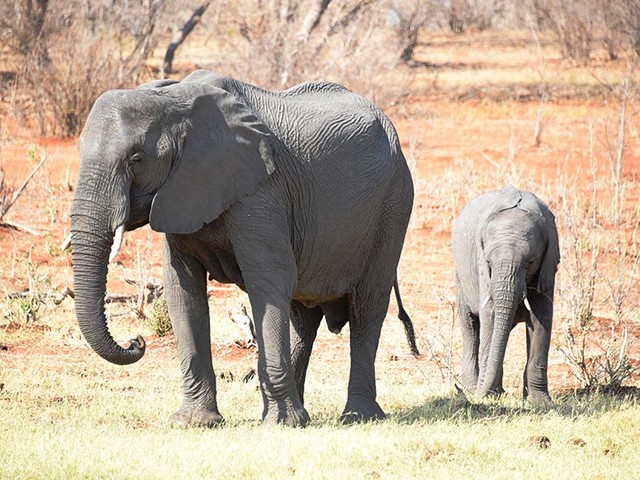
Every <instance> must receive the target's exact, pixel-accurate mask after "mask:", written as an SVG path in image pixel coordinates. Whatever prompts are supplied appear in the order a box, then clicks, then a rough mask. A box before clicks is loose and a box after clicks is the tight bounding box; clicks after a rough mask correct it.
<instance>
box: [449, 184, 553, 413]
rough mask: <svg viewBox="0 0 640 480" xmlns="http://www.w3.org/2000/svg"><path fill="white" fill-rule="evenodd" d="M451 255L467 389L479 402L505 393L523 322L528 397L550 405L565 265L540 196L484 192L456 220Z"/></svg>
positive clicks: (509, 188) (511, 190)
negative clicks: (560, 273) (513, 343)
mask: <svg viewBox="0 0 640 480" xmlns="http://www.w3.org/2000/svg"><path fill="white" fill-rule="evenodd" d="M453 254H454V259H455V271H456V297H457V301H458V313H459V318H460V324H461V326H462V341H463V358H462V380H463V383H464V386H465V387H466V388H467V389H468V390H469V391H471V392H475V393H476V395H478V396H479V397H484V396H486V395H487V394H488V393H502V392H503V391H504V390H503V389H502V366H503V362H504V354H505V350H506V347H507V340H508V338H509V333H510V331H511V329H512V328H513V327H514V326H515V325H516V323H518V322H525V323H526V326H527V365H526V368H525V371H524V392H523V393H524V397H525V398H528V399H529V400H530V401H531V402H533V403H539V404H550V403H551V397H550V396H549V390H548V385H547V360H548V355H549V343H550V340H551V324H552V319H553V290H554V284H555V274H556V270H557V266H558V263H559V261H560V251H559V247H558V232H557V229H556V225H555V219H554V216H553V214H552V213H551V212H550V211H549V209H548V208H547V206H546V205H545V204H544V203H542V202H541V201H540V200H538V198H537V197H536V196H535V195H534V194H532V193H529V192H523V191H520V190H517V189H516V188H514V187H513V186H512V185H507V186H506V187H504V188H503V189H501V190H499V191H497V192H489V193H485V194H483V195H480V196H479V197H477V198H476V199H474V200H472V201H471V202H469V204H468V205H467V206H466V207H465V208H464V210H463V211H462V213H461V214H460V217H459V218H458V219H457V220H456V222H455V224H454V227H453ZM525 298H526V299H527V301H528V304H529V306H530V308H531V310H530V311H529V309H528V308H527V306H526V304H527V302H525V301H524V300H525Z"/></svg>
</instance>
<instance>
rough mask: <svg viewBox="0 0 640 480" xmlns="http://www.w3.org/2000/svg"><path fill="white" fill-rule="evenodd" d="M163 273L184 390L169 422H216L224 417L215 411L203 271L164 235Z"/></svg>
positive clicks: (205, 423)
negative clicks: (181, 399)
mask: <svg viewBox="0 0 640 480" xmlns="http://www.w3.org/2000/svg"><path fill="white" fill-rule="evenodd" d="M163 276H164V286H165V296H166V299H167V306H168V307H169V315H170V317H171V322H172V325H173V331H174V333H175V338H176V344H177V347H178V353H179V356H180V369H181V371H182V379H183V391H184V399H183V402H182V406H181V407H180V409H179V410H178V411H177V412H176V413H174V414H173V415H172V416H171V418H170V419H169V422H170V423H171V424H172V425H175V426H189V425H193V426H207V427H212V426H215V425H217V424H219V423H222V422H223V421H224V419H223V418H222V416H221V415H220V412H219V411H218V405H217V402H216V376H215V373H214V370H213V365H212V362H211V334H210V324H209V304H208V302H207V277H206V271H205V269H204V267H203V266H202V265H201V264H200V263H198V262H197V261H196V260H194V259H193V258H190V257H188V256H185V255H182V254H180V252H178V251H177V250H176V249H175V248H173V247H172V245H171V242H170V240H168V239H165V242H164V268H163Z"/></svg>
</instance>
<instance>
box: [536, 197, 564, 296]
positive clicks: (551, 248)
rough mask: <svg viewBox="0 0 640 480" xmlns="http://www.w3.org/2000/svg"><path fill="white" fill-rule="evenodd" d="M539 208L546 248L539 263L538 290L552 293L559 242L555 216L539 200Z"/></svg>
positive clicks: (557, 262) (558, 254)
mask: <svg viewBox="0 0 640 480" xmlns="http://www.w3.org/2000/svg"><path fill="white" fill-rule="evenodd" d="M539 208H540V212H541V213H542V216H543V217H544V229H545V233H546V235H545V238H546V241H547V248H546V250H545V252H544V257H543V258H542V262H541V263H540V273H539V274H538V291H540V292H547V293H553V287H554V285H555V278H556V271H557V270H558V264H559V263H560V243H559V239H558V229H557V228H556V217H555V216H554V215H553V213H551V210H549V208H548V207H547V206H546V205H545V204H544V203H542V202H540V201H539Z"/></svg>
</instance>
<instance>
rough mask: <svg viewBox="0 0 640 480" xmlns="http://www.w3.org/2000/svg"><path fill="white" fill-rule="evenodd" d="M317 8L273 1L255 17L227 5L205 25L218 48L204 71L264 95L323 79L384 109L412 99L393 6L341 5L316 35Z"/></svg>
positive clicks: (246, 3)
mask: <svg viewBox="0 0 640 480" xmlns="http://www.w3.org/2000/svg"><path fill="white" fill-rule="evenodd" d="M313 3H317V2H303V1H299V2H295V1H290V2H276V1H271V2H269V1H267V2H263V8H261V9H260V10H256V9H255V8H254V7H255V5H254V2H252V1H251V0H240V1H233V2H232V1H230V0H227V1H225V2H220V4H218V5H217V7H216V8H214V9H209V10H208V11H207V13H206V14H205V16H204V17H203V20H202V28H203V29H205V30H207V31H208V32H209V33H210V37H209V38H210V42H211V43H210V44H209V50H210V51H211V60H210V61H209V62H208V63H207V64H205V65H203V67H205V68H211V69H213V70H217V71H220V72H223V73H225V74H228V75H231V76H234V77H236V78H241V79H243V80H246V81H248V82H251V83H254V84H257V85H260V86H263V87H265V88H273V89H282V88H286V87H289V86H292V85H295V84H297V83H300V82H303V81H308V80H320V79H322V80H328V81H336V82H339V83H342V84H344V85H345V86H347V87H349V88H351V89H353V90H355V91H357V92H358V93H360V94H363V95H365V96H368V97H370V98H372V99H373V100H374V101H378V102H385V101H391V100H394V99H396V98H397V97H398V96H400V95H404V94H405V93H406V90H407V87H408V84H409V82H410V81H411V78H409V76H406V77H405V78H404V80H402V81H400V82H398V75H397V72H396V71H395V68H396V67H397V65H398V63H399V61H400V49H399V48H398V47H397V46H396V45H393V44H392V45H391V46H390V44H389V36H390V35H393V33H392V28H393V27H392V25H391V23H390V22H389V11H390V10H389V8H390V3H389V2H388V1H382V0H380V1H364V2H353V1H346V0H339V1H336V0H334V1H333V2H331V3H330V4H329V5H328V7H327V9H326V11H324V13H323V15H322V16H321V18H320V20H319V22H318V24H317V26H316V27H315V28H314V29H313V30H312V31H311V32H309V31H308V29H306V28H305V21H306V19H307V16H308V13H309V10H310V6H311V5H312V4H313ZM392 79H393V81H392Z"/></svg>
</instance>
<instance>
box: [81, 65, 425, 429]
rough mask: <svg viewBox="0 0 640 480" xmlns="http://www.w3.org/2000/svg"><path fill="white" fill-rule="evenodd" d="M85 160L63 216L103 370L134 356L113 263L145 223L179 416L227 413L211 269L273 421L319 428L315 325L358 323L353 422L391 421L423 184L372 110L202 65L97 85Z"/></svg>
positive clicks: (344, 96) (85, 317)
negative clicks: (100, 90)
mask: <svg viewBox="0 0 640 480" xmlns="http://www.w3.org/2000/svg"><path fill="white" fill-rule="evenodd" d="M80 157H81V164H80V175H79V179H78V186H77V190H76V195H75V199H74V201H73V207H72V213H71V243H72V247H73V265H74V267H73V270H74V281H75V298H76V314H77V318H78V323H79V325H80V329H81V331H82V333H83V335H84V336H85V338H86V339H87V341H88V342H89V344H90V345H91V346H92V348H93V349H94V350H95V351H96V352H97V353H98V354H99V355H100V356H102V357H103V358H105V359H106V360H108V361H110V362H113V363H116V364H129V363H133V362H136V361H137V360H139V359H140V358H141V357H142V355H143V354H144V350H145V343H144V340H143V339H142V338H141V337H138V338H137V339H134V340H132V342H131V345H130V346H129V347H128V348H126V349H125V348H122V347H121V346H119V345H118V344H117V343H116V342H115V341H114V340H113V338H112V336H111V334H110V333H109V330H108V327H107V323H106V320H105V315H104V298H105V285H106V284H105V282H106V275H107V264H108V261H109V259H110V257H111V258H113V257H114V256H115V255H116V252H117V250H118V249H119V246H120V244H121V242H122V234H123V232H124V231H128V230H133V229H135V228H138V227H140V226H142V225H145V224H147V223H149V224H150V226H151V228H152V229H153V230H155V231H158V232H164V233H165V236H164V265H163V270H164V285H165V292H166V298H167V303H168V306H169V313H170V316H171V319H172V322H173V327H174V331H175V336H176V341H177V346H178V351H179V356H180V366H181V370H182V374H183V387H184V401H183V403H182V406H181V407H180V409H179V410H178V411H177V412H176V413H175V414H174V415H173V416H172V417H171V422H172V423H174V424H177V425H207V426H212V425H215V424H218V423H220V422H221V421H223V418H222V416H221V415H220V413H219V411H218V407H217V404H216V381H215V374H214V370H213V367H212V363H211V348H210V332H209V307H208V304H207V289H206V282H207V274H208V275H209V277H210V278H211V279H215V280H217V281H219V282H224V283H235V284H237V285H239V286H240V287H241V288H243V289H244V290H246V291H247V293H248V295H249V299H250V302H251V307H252V310H253V315H254V318H255V322H256V334H257V341H258V346H259V357H258V372H259V379H260V384H261V387H262V392H263V399H264V412H263V419H264V420H267V421H275V422H281V423H284V424H287V425H305V424H306V423H307V422H308V421H309V415H308V413H307V411H306V410H305V408H304V406H303V388H304V378H305V374H306V370H307V364H308V361H309V355H310V354H311V347H312V343H313V340H314V339H315V336H316V331H317V328H318V325H319V323H320V321H321V319H322V317H323V316H325V317H326V319H327V324H328V325H329V328H330V329H331V330H332V331H334V332H337V331H340V329H341V328H342V327H343V326H344V325H345V324H346V323H347V322H349V324H350V332H351V334H350V349H351V370H350V376H349V387H348V399H347V403H346V406H345V409H344V413H343V416H342V418H343V420H344V421H355V420H371V419H379V418H383V417H384V413H383V411H382V410H381V408H380V406H379V405H378V404H377V403H376V382H375V372H374V360H375V356H376V350H377V347H378V340H379V336H380V330H381V327H382V322H383V319H384V317H385V314H386V312H387V307H388V304H389V297H390V292H391V289H392V287H393V285H394V281H395V275H396V267H397V264H398V261H399V258H400V252H401V250H402V244H403V242H404V236H405V231H406V228H407V224H408V221H409V215H410V212H411V207H412V202H413V184H412V180H411V175H410V172H409V169H408V168H407V164H406V161H405V158H404V156H403V154H402V151H401V149H400V143H399V141H398V137H397V134H396V131H395V129H394V127H393V125H392V124H391V122H390V121H389V119H388V118H387V117H386V116H385V115H384V114H383V113H382V112H381V111H380V110H378V109H377V108H376V107H375V106H373V105H372V104H371V103H369V102H368V101H367V100H365V99H363V98H361V97H359V96H358V95H355V94H353V93H351V92H349V91H348V90H346V89H345V88H343V87H341V86H339V85H336V84H333V83H324V82H316V83H305V84H302V85H299V86H296V87H293V88H291V89H289V90H286V91H283V92H272V91H267V90H263V89H260V88H258V87H255V86H252V85H249V84H246V83H243V82H240V81H237V80H234V79H232V78H229V77H226V76H223V75H219V74H216V73H213V72H207V71H198V72H195V73H193V74H191V75H189V76H188V77H186V78H185V79H184V80H182V81H180V82H172V81H159V82H152V83H150V84H145V85H143V86H142V87H140V88H138V89H135V90H115V91H108V92H106V93H104V94H103V95H102V96H100V97H99V98H98V99H97V100H96V102H95V104H94V106H93V108H92V110H91V113H90V115H89V117H88V119H87V122H86V125H85V127H84V129H83V131H82V134H81V136H80ZM114 238H115V240H114ZM110 249H112V250H111V252H112V253H111V255H110ZM290 326H291V328H290ZM410 326H411V324H410V320H409V324H408V326H407V327H410Z"/></svg>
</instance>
